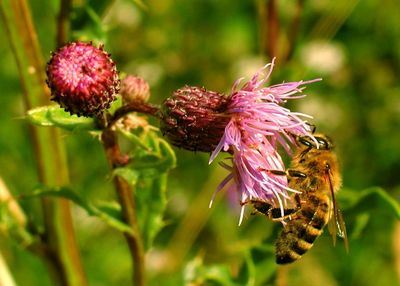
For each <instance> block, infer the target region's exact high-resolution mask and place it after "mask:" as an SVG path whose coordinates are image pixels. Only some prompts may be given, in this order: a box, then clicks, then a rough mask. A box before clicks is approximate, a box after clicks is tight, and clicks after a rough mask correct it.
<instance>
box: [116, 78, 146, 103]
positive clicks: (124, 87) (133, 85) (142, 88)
mask: <svg viewBox="0 0 400 286" xmlns="http://www.w3.org/2000/svg"><path fill="white" fill-rule="evenodd" d="M120 94H121V96H122V99H123V100H124V102H125V103H132V102H137V101H142V102H146V101H147V100H148V99H149V97H150V87H149V84H148V83H147V81H145V80H144V79H142V78H141V77H137V76H133V75H128V76H127V77H125V78H124V79H123V80H122V82H121V91H120Z"/></svg>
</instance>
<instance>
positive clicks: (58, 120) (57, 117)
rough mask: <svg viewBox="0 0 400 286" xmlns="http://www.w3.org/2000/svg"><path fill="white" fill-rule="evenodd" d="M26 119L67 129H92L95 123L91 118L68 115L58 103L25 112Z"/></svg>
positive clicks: (37, 123) (40, 124) (94, 127)
mask: <svg viewBox="0 0 400 286" xmlns="http://www.w3.org/2000/svg"><path fill="white" fill-rule="evenodd" d="M27 118H28V120H29V121H30V122H31V123H33V124H36V125H39V126H47V127H49V126H55V127H59V128H62V129H66V130H69V131H77V130H82V131H88V130H89V131H92V130H96V129H97V128H96V125H95V123H94V121H93V119H92V118H87V117H78V116H76V115H70V114H69V112H66V111H64V109H63V108H61V107H59V106H58V105H49V106H42V107H37V108H34V109H31V110H29V111H28V112H27Z"/></svg>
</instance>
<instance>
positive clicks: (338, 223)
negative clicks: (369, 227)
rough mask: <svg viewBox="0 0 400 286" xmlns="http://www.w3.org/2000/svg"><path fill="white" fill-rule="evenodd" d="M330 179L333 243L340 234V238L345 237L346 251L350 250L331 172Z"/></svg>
mask: <svg viewBox="0 0 400 286" xmlns="http://www.w3.org/2000/svg"><path fill="white" fill-rule="evenodd" d="M327 177H328V180H329V188H330V194H331V198H332V209H333V210H332V211H333V213H332V214H331V216H330V217H331V218H330V220H329V222H328V230H329V232H330V234H331V235H332V240H333V245H335V244H336V236H339V237H340V238H342V239H343V241H344V246H345V248H346V251H347V252H349V242H348V239H347V231H346V224H345V223H344V220H343V216H342V212H341V211H340V209H339V206H338V204H337V202H336V198H335V193H334V190H333V184H332V176H331V173H330V172H328V176H327Z"/></svg>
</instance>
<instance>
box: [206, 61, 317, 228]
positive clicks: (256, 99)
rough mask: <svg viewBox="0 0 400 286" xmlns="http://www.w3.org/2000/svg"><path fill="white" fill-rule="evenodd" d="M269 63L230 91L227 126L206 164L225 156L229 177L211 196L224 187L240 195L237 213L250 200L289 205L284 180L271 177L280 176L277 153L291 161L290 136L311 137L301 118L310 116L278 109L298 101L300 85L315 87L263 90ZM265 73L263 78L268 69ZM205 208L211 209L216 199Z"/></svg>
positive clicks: (291, 85)
mask: <svg viewBox="0 0 400 286" xmlns="http://www.w3.org/2000/svg"><path fill="white" fill-rule="evenodd" d="M273 66H274V62H272V63H270V64H268V65H266V66H265V67H264V68H263V69H262V70H261V71H259V72H257V73H256V74H255V75H254V76H253V77H252V79H251V80H250V81H248V82H246V83H245V84H244V85H243V87H242V88H238V86H239V83H240V81H241V80H242V79H239V80H238V81H236V82H235V84H234V85H233V88H232V91H231V95H230V96H229V97H228V105H227V109H226V110H225V112H224V113H225V114H227V115H229V118H230V120H229V122H228V124H227V125H226V127H225V132H224V134H223V136H222V138H221V140H220V142H219V144H218V145H217V147H216V148H215V150H214V151H213V152H212V154H211V157H210V161H209V163H211V162H212V161H214V159H215V157H216V156H217V155H218V153H220V152H221V151H225V152H230V153H231V154H232V157H231V158H230V161H231V164H230V165H228V164H226V163H222V164H221V165H222V166H223V167H224V168H225V169H227V170H228V171H230V174H229V175H228V176H227V177H226V178H225V179H224V180H223V181H222V183H221V184H220V185H219V186H218V188H217V190H216V192H218V191H219V190H221V189H222V188H224V187H225V186H226V185H227V184H228V183H230V182H231V183H233V184H232V185H230V188H229V190H231V189H234V190H236V191H238V192H239V195H240V201H241V205H242V211H241V215H240V221H239V224H240V223H241V221H242V219H243V214H244V207H245V205H246V203H247V202H249V201H250V200H253V199H254V200H261V201H266V202H268V203H270V204H272V205H274V206H278V207H280V209H281V212H282V215H283V214H284V212H283V209H284V207H285V206H286V205H287V200H289V201H290V196H289V194H288V192H297V191H295V190H293V189H290V188H289V187H288V182H287V178H286V176H281V175H276V174H273V173H271V172H269V171H270V170H281V171H285V165H284V163H283V160H282V158H281V156H280V154H279V153H278V151H277V149H278V147H279V146H282V147H283V149H284V150H285V151H286V152H287V153H288V154H289V155H290V154H291V146H294V145H295V144H296V142H295V138H294V136H311V137H312V134H311V127H310V125H309V124H307V122H306V121H305V120H303V118H310V116H308V115H306V114H302V113H296V112H292V111H290V110H289V109H287V108H284V107H283V104H284V103H285V102H286V101H287V100H289V99H296V98H302V97H304V96H305V95H303V94H300V93H301V92H302V90H303V88H301V86H302V85H304V84H308V83H311V82H315V81H319V80H320V79H315V80H311V81H305V82H304V81H300V82H288V83H282V84H278V85H273V86H269V87H262V84H264V83H265V82H266V81H267V79H268V78H269V76H270V74H271V72H272V69H273ZM267 68H269V69H268V70H267V73H265V74H263V72H264V71H265V70H266V69H267ZM216 192H215V193H214V195H213V198H212V200H211V202H210V207H211V205H212V202H213V199H214V197H215V194H216Z"/></svg>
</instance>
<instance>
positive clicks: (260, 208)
mask: <svg viewBox="0 0 400 286" xmlns="http://www.w3.org/2000/svg"><path fill="white" fill-rule="evenodd" d="M249 202H250V203H251V204H252V205H253V207H254V209H255V210H256V212H259V213H261V214H263V215H265V216H267V217H268V218H269V219H271V220H274V221H282V220H284V219H286V218H287V217H288V216H290V215H292V214H294V213H295V212H297V211H298V206H297V207H296V208H285V209H283V212H284V213H283V215H282V211H281V209H280V208H275V207H273V206H272V205H271V204H269V203H267V202H265V201H260V200H250V201H249ZM253 214H254V213H253Z"/></svg>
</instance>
